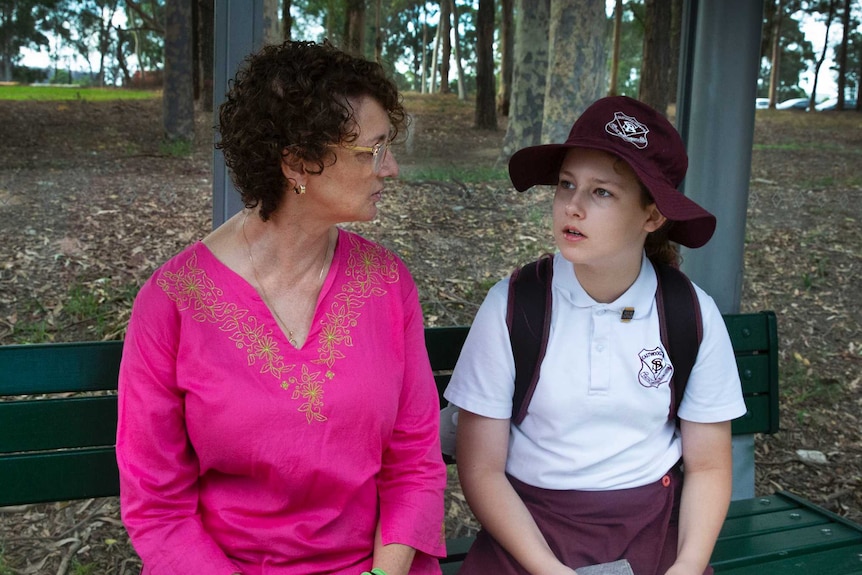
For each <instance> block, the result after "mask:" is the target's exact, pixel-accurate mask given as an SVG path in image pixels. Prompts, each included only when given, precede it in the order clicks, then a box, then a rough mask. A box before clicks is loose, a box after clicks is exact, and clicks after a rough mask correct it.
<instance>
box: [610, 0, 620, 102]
mask: <svg viewBox="0 0 862 575" xmlns="http://www.w3.org/2000/svg"><path fill="white" fill-rule="evenodd" d="M622 28H623V0H616V2H615V3H614V48H613V52H612V54H611V85H610V87H609V88H608V95H609V96H616V95H617V90H618V88H617V75H618V74H619V70H620V36H621V35H622Z"/></svg>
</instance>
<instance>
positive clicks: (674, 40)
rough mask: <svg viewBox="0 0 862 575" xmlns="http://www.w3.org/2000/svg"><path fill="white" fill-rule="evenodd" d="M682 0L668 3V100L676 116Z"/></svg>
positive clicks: (673, 0)
mask: <svg viewBox="0 0 862 575" xmlns="http://www.w3.org/2000/svg"><path fill="white" fill-rule="evenodd" d="M682 4H683V0H671V5H670V67H669V68H668V71H667V73H668V88H669V89H670V91H669V92H668V101H669V102H672V103H673V114H674V117H675V116H676V97H677V92H678V90H679V52H680V42H681V38H682V8H683V7H682Z"/></svg>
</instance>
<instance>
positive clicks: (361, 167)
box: [304, 97, 398, 223]
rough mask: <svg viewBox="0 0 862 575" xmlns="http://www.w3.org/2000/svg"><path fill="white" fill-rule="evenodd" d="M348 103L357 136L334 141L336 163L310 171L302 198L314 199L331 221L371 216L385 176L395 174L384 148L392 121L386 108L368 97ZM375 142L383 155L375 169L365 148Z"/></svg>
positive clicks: (389, 152)
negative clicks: (345, 142) (352, 114)
mask: <svg viewBox="0 0 862 575" xmlns="http://www.w3.org/2000/svg"><path fill="white" fill-rule="evenodd" d="M350 103H351V105H352V106H353V110H354V119H355V122H356V127H355V129H356V133H357V138H356V140H355V141H354V142H351V143H350V144H345V145H333V147H332V152H333V153H334V154H335V158H336V159H335V163H334V164H332V165H327V166H326V167H325V168H324V170H323V172H322V173H320V174H318V175H312V174H309V175H308V177H307V180H306V186H307V198H304V199H306V201H308V200H310V201H311V202H313V204H314V206H313V207H314V209H315V210H316V211H317V213H319V214H320V217H321V218H324V219H329V220H331V221H332V223H341V222H353V221H369V220H372V219H374V217H375V216H376V215H377V202H379V201H380V199H381V198H382V194H383V188H384V179H385V178H395V177H397V176H398V162H396V161H395V156H394V154H393V153H392V150H391V149H388V150H387V147H388V144H389V134H390V130H391V125H390V123H389V115H388V114H387V113H386V110H384V109H383V107H382V106H381V105H380V103H379V102H377V100H375V99H373V98H371V97H362V98H358V99H355V100H351V102H350ZM377 144H380V149H379V151H378V152H377V153H378V154H382V155H384V156H383V157H382V159H381V160H380V161H379V163H378V165H377V168H378V169H377V170H376V171H375V159H374V154H373V153H372V152H371V151H369V150H368V149H369V148H374V146H375V145H377ZM357 148H358V149H357ZM308 207H311V206H308Z"/></svg>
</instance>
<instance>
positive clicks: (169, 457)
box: [117, 281, 239, 575]
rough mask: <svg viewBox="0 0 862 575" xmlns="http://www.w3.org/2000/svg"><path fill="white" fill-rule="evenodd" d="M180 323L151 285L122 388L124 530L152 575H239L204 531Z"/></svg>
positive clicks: (135, 325) (132, 335) (140, 303)
mask: <svg viewBox="0 0 862 575" xmlns="http://www.w3.org/2000/svg"><path fill="white" fill-rule="evenodd" d="M178 347H179V320H178V319H177V311H176V308H175V306H174V305H173V302H171V301H170V300H169V299H168V298H166V297H165V296H164V294H163V293H161V290H159V289H158V287H157V286H155V285H154V282H153V281H150V282H148V283H147V284H146V285H145V286H144V288H143V289H142V290H141V292H140V294H139V295H138V298H137V299H136V302H135V306H134V310H133V312H132V317H131V320H130V322H129V329H128V333H127V335H126V340H125V344H124V347H123V360H122V364H121V367H120V380H119V423H118V428H117V462H118V464H119V469H120V501H121V510H122V518H123V523H124V524H125V526H126V528H127V529H128V531H129V534H130V536H131V539H132V542H133V544H134V547H135V550H136V551H137V552H138V554H139V555H140V557H141V559H142V560H143V563H144V565H145V567H146V569H147V571H148V572H149V573H152V574H153V575H173V574H177V575H179V574H187V573H212V574H216V575H220V574H225V575H229V574H231V573H237V572H239V569H238V568H237V567H236V565H234V564H233V563H232V562H231V561H230V560H229V559H228V558H227V557H226V556H225V553H224V552H223V551H222V550H221V549H220V548H219V546H218V545H217V544H216V543H215V541H214V540H213V538H212V537H211V536H210V535H209V534H208V533H207V531H206V530H205V529H204V528H203V525H202V523H201V518H200V516H199V514H198V504H199V501H198V475H199V463H198V460H197V458H196V456H195V454H194V451H193V450H192V449H191V446H190V443H189V439H188V434H187V430H186V422H185V409H184V397H183V394H182V392H181V391H180V390H179V389H178V386H177V385H176V377H177V376H176V356H177V351H178Z"/></svg>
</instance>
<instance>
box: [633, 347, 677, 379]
mask: <svg viewBox="0 0 862 575" xmlns="http://www.w3.org/2000/svg"><path fill="white" fill-rule="evenodd" d="M638 357H640V360H641V368H640V371H639V372H638V382H639V383H640V384H641V385H642V386H644V387H659V386H661V385H662V384H665V383H667V384H669V383H670V378H671V376H673V365H672V364H671V363H670V359H668V357H667V353H665V351H664V348H662V347H661V346H658V347H656V348H655V349H644V350H641V352H640V353H639V354H638Z"/></svg>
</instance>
